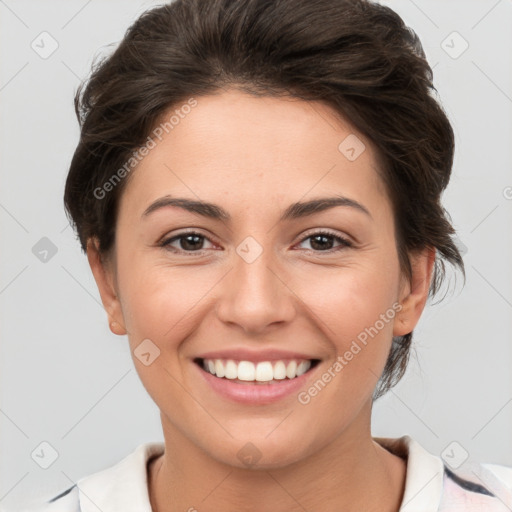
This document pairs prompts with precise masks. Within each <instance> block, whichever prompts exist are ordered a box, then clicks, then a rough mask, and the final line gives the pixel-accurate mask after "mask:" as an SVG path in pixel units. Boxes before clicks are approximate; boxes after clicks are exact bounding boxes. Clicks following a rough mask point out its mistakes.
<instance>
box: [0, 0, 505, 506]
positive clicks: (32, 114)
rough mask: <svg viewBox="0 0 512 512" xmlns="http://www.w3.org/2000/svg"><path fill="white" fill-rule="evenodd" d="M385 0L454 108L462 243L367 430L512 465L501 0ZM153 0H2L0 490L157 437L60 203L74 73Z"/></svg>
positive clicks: (31, 489) (10, 498)
mask: <svg viewBox="0 0 512 512" xmlns="http://www.w3.org/2000/svg"><path fill="white" fill-rule="evenodd" d="M160 3H161V2H160ZM385 3H387V4H388V5H390V6H391V7H393V8H394V9H395V10H396V11H397V12H398V13H399V14H400V15H401V16H402V17H403V18H404V20H405V22H406V23H407V24H408V25H409V26H411V27H412V28H413V29H414V30H415V31H416V32H417V33H418V35H419V36H420V38H421V40H422V43H423V46H424V48H425V51H426V54H427V58H428V60H429V62H430V64H431V66H433V67H434V77H435V85H436V87H437V89H438V91H439V94H440V97H441V100H442V103H443V105H444V107H445V109H446V111H447V113H448V115H449V117H450V119H451V121H452V123H453V125H454V130H455V133H456V144H457V149H456V158H455V166H454V173H453V179H452V182H451V184H450V186H449V189H448V190H447V192H446V194H445V196H444V202H445V205H446V207H447V209H448V210H449V212H450V214H451V216H452V219H453V223H454V225H455V227H456V229H457V230H458V233H459V235H458V236H459V239H460V243H461V244H463V245H464V246H465V247H466V249H467V252H465V255H464V260H465V264H466V267H467V283H466V286H465V287H464V288H462V286H461V283H462V280H461V279H460V278H459V279H458V280H457V282H456V283H455V285H456V286H455V285H454V286H453V289H454V290H455V291H454V292H453V293H451V294H450V295H448V297H447V298H446V299H445V300H444V301H443V302H441V303H440V304H438V305H433V306H428V307H427V309H426V310H425V313H424V315H423V317H422V320H421V321H420V325H419V327H418V328H417V329H416V332H415V346H416V351H415V352H413V353H412V356H411V362H410V366H409V368H408V371H407V374H406V376H405V377H404V379H403V380H402V382H401V383H400V384H399V385H398V386H397V387H396V388H395V389H394V390H393V391H391V392H390V393H388V395H387V396H385V397H383V398H381V399H380V400H379V401H377V402H376V404H375V406H374V417H373V435H374V436H390V437H398V436H401V435H404V434H409V435H411V436H412V437H414V438H415V439H417V440H418V441H419V442H420V443H421V444H422V445H423V446H424V447H425V448H426V449H428V450H429V451H431V452H432V453H436V454H442V453H443V451H444V450H445V449H446V447H447V446H449V445H450V443H452V442H453V441H456V442H457V443H458V444H456V445H452V448H453V447H454V448H455V453H456V456H457V457H463V456H464V454H465V452H464V450H465V451H466V452H467V453H468V454H469V457H470V459H469V460H478V461H481V462H492V463H498V464H506V465H512V436H511V435H510V433H511V432H512V375H511V371H510V368H511V363H512V343H511V332H512V326H511V318H512V315H511V313H512V279H511V273H512V270H511V265H510V261H512V242H511V240H512V230H511V229H510V228H511V226H512V222H511V220H512V199H511V198H512V188H511V187H512V173H511V171H510V169H511V161H512V155H511V141H512V115H511V114H512V67H511V65H510V60H511V59H510V55H511V54H512V32H511V31H510V27H511V25H512V3H511V2H510V1H507V0H501V1H496V0H489V1H483V0H479V1H468V0H458V1H450V2H446V1H440V0H438V1H425V0H424V1H420V0H416V1H412V0H403V1H393V2H385ZM154 5H157V3H156V2H151V1H145V2H141V1H140V0H130V1H127V0H122V1H120V0H116V1H114V0H109V1H108V2H107V1H100V0H89V1H83V0H80V1H78V0H66V1H63V0H62V1H54V0H53V1H45V2H42V1H41V0H37V1H36V0H33V1H28V0H19V1H14V0H0V45H1V46H0V48H1V55H0V62H1V66H0V102H1V107H0V108H1V112H0V130H1V145H2V146H1V165H0V172H1V187H0V230H1V243H2V247H1V259H0V308H1V309H0V311H1V324H0V335H1V345H0V351H1V352H0V365H1V368H0V385H1V387H0V400H1V401H0V433H1V435H0V453H1V457H0V507H5V508H7V509H10V508H12V507H16V506H18V505H19V504H20V503H25V502H27V501H31V500H33V499H35V498H37V497H40V496H48V497H51V496H53V495H55V494H57V493H58V492H59V491H61V490H63V489H65V488H67V487H69V486H70V485H71V484H72V482H74V481H76V480H77V479H79V478H81V477H82V476H85V475H87V474H90V473H93V472H95V471H99V470H100V469H103V468H105V467H107V466H110V465H113V464H115V463H116V462H118V461H119V460H121V459H122V458H123V457H125V456H126V455H127V454H128V453H130V452H131V451H132V450H133V449H134V448H135V447H136V446H137V445H138V444H140V443H142V442H146V441H155V440H156V441H159V440H163V437H162V432H161V426H160V419H159V414H158V409H157V407H156V406H155V405H154V403H153V402H152V401H151V399H150V398H149V396H148V395H147V393H146V391H145V390H144V388H143V387H142V384H141V383H140V381H139V379H138V376H137V374H136V372H135V369H134V366H133V363H132V361H131V358H130V354H129V348H128V343H127V338H126V337H117V336H114V335H113V334H111V333H110V331H109V329H108V326H107V318H106V314H105V312H104V311H103V308H102V306H101V302H100V299H99V294H98V292H97V289H96V286H95V283H94V280H93V277H92V274H91V272H90V269H89V267H88V264H87V259H86V257H85V255H83V254H82V253H81V252H80V248H79V244H78V242H77V241H76V240H75V238H74V235H73V232H72V230H71V228H70V227H69V225H68V223H67V220H66V217H65V215H64V210H63V205H62V194H63V186H64V180H65V176H66V173H67V169H68V165H69V163H70V159H71V156H72V153H73V151H74V148H75V145H76V143H77V140H78V133H79V132H78V124H77V121H76V119H75V115H74V111H73V105H72V99H73V94H74V91H75V89H76V87H77V86H78V84H79V81H80V79H81V78H83V77H85V76H86V74H87V73H88V70H89V68H90V65H91V63H92V59H93V57H94V56H95V55H97V54H99V53H100V52H104V51H108V50H109V48H111V47H110V46H109V45H112V44H114V43H117V42H118V41H119V40H120V38H121V37H122V36H123V33H124V31H125V29H126V28H127V27H128V26H129V24H130V23H131V22H132V21H133V20H134V19H135V18H136V17H137V16H138V15H139V14H140V13H142V11H143V10H145V9H147V8H149V7H151V6H154ZM43 31H46V32H48V33H49V34H50V35H51V36H47V35H43V36H41V35H40V34H41V32H43ZM454 31H456V32H457V33H458V34H460V37H459V36H458V35H457V34H455V35H454V34H453V32H454ZM461 37H462V38H463V39H461ZM53 40H55V41H56V42H57V43H58V48H57V49H56V51H55V52H54V53H53V54H52V55H50V56H47V55H44V57H47V58H42V56H41V55H40V53H42V52H44V51H46V52H49V50H51V45H52V44H55V43H52V41H53ZM464 40H465V41H467V43H468V44H469V47H468V49H467V50H466V51H465V52H464V53H462V54H461V55H458V54H459V53H460V52H461V50H462V49H463V48H464V46H463V45H464ZM33 41H34V43H32V42H33ZM443 41H444V43H443ZM31 44H33V45H34V46H35V47H36V48H37V49H38V52H39V53H37V52H36V51H35V50H34V49H33V48H32V47H31ZM455 57H456V58H455ZM43 237H47V238H48V239H49V240H51V243H52V244H53V245H54V246H55V249H56V250H57V252H56V253H55V254H54V255H52V253H51V252H49V253H48V255H47V261H46V262H44V261H41V260H40V259H39V258H38V257H36V255H35V254H34V253H33V247H34V246H36V248H38V247H39V246H38V245H36V244H38V243H39V244H44V243H46V244H48V242H47V241H46V242H40V240H41V238H43ZM36 252H37V251H36ZM452 275H453V273H452ZM42 442H47V443H49V444H50V445H51V446H52V447H53V448H54V449H55V450H56V451H57V452H58V458H57V459H56V460H55V462H54V463H53V464H52V465H51V466H50V467H49V468H48V469H43V468H42V467H40V464H44V463H45V461H44V460H38V462H36V460H35V459H37V458H36V457H34V458H32V456H31V454H32V453H33V452H34V450H35V451H36V452H37V451H40V450H41V446H40V444H41V443H42ZM44 446H45V445H43V448H44ZM45 453H46V454H49V453H51V449H46V450H45ZM48 462H49V460H47V461H46V463H48Z"/></svg>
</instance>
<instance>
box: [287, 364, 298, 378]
mask: <svg viewBox="0 0 512 512" xmlns="http://www.w3.org/2000/svg"><path fill="white" fill-rule="evenodd" d="M296 375H297V361H290V362H289V363H288V366H287V367H286V376H287V377H288V378H289V379H293V378H294V377H295V376H296Z"/></svg>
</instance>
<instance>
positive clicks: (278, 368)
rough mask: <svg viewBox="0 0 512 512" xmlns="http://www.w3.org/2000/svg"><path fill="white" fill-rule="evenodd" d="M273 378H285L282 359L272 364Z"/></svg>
mask: <svg viewBox="0 0 512 512" xmlns="http://www.w3.org/2000/svg"><path fill="white" fill-rule="evenodd" d="M274 379H276V380H282V379H286V365H285V364H284V363H283V361H277V363H276V364H275V365H274Z"/></svg>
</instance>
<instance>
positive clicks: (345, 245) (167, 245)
mask: <svg viewBox="0 0 512 512" xmlns="http://www.w3.org/2000/svg"><path fill="white" fill-rule="evenodd" d="M190 235H197V236H199V237H201V238H204V239H206V240H208V241H210V242H211V240H209V238H208V237H207V236H205V235H203V234H201V233H198V232H196V231H186V232H183V233H180V234H178V235H176V236H173V237H172V238H168V239H167V240H162V241H161V242H159V244H158V245H159V246H160V247H163V248H164V249H166V250H169V251H171V252H174V253H182V254H184V255H186V256H197V255H203V254H204V252H205V251H206V250H207V249H201V250H199V251H186V250H184V249H176V248H175V247H171V246H170V244H171V243H172V242H174V241H176V240H180V239H181V238H185V237H186V236H190ZM322 235H324V236H328V237H332V238H333V239H334V240H335V241H337V242H340V243H341V245H340V246H338V247H334V248H332V249H328V250H326V251H315V250H314V249H306V251H307V252H309V253H311V252H313V253H315V254H322V253H323V254H332V253H333V252H336V251H339V250H341V249H345V248H348V247H352V246H353V244H352V242H350V241H349V240H347V239H346V238H343V237H341V236H339V235H337V234H335V233H332V232H330V231H325V230H324V231H316V232H314V233H311V234H309V235H308V236H306V237H304V238H303V239H302V240H300V241H299V244H301V243H302V242H304V241H306V240H308V239H309V238H313V237H315V236H322ZM212 243H213V242H212Z"/></svg>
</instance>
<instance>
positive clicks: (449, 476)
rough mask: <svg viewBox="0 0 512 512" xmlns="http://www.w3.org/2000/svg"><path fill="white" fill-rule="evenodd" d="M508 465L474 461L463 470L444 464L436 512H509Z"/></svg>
mask: <svg viewBox="0 0 512 512" xmlns="http://www.w3.org/2000/svg"><path fill="white" fill-rule="evenodd" d="M511 507H512V467H508V466H502V465H499V464H482V463H477V462H474V463H472V464H470V465H469V466H468V467H465V468H464V470H454V469H451V468H449V467H448V466H446V465H445V466H444V476H443V495H442V500H441V505H440V508H439V512H452V511H458V510H460V511H462V510H464V511H465V512H480V511H486V512H510V510H511Z"/></svg>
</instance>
